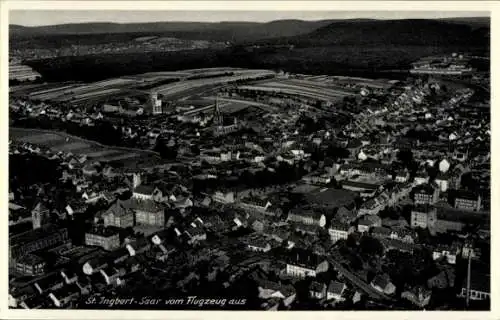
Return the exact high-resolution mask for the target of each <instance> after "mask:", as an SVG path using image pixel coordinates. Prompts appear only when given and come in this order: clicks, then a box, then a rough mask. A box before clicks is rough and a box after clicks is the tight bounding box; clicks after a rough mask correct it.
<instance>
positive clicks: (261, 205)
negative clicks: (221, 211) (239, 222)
mask: <svg viewBox="0 0 500 320" xmlns="http://www.w3.org/2000/svg"><path fill="white" fill-rule="evenodd" d="M239 205H240V207H241V208H243V209H246V210H250V211H256V212H261V213H264V212H266V210H267V209H268V208H270V207H271V206H272V203H271V202H270V201H268V200H266V199H259V198H255V197H248V198H245V199H242V200H241V201H240V202H239Z"/></svg>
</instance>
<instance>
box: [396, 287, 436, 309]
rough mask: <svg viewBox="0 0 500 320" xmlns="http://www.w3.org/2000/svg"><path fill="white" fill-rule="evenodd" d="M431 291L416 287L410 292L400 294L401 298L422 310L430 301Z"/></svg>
mask: <svg viewBox="0 0 500 320" xmlns="http://www.w3.org/2000/svg"><path fill="white" fill-rule="evenodd" d="M431 294H432V291H431V290H428V289H425V288H424V287H422V286H417V287H414V288H412V289H411V290H406V291H404V292H402V293H401V298H403V299H406V300H409V301H410V302H411V303H413V304H414V305H416V306H418V307H420V308H424V307H425V306H426V305H428V304H429V302H430V300H431Z"/></svg>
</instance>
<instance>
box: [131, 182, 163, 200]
mask: <svg viewBox="0 0 500 320" xmlns="http://www.w3.org/2000/svg"><path fill="white" fill-rule="evenodd" d="M155 189H156V188H155V187H154V186H150V185H143V184H141V185H139V186H137V187H135V188H134V191H133V193H132V197H133V198H134V199H137V200H153V196H154V194H155V191H156V192H158V190H155Z"/></svg>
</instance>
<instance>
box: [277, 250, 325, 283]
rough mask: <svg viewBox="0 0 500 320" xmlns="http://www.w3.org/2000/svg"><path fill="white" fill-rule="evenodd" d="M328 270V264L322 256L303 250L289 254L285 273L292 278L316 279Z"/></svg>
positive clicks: (292, 251) (291, 251)
mask: <svg viewBox="0 0 500 320" xmlns="http://www.w3.org/2000/svg"><path fill="white" fill-rule="evenodd" d="M327 270H328V262H327V261H326V260H323V259H322V258H321V257H320V256H318V255H316V254H314V253H312V252H310V251H307V250H302V249H292V250H290V251H289V252H288V255H287V261H286V269H285V273H286V274H287V275H289V276H292V277H297V278H306V277H316V275H317V274H318V273H321V272H325V271H327Z"/></svg>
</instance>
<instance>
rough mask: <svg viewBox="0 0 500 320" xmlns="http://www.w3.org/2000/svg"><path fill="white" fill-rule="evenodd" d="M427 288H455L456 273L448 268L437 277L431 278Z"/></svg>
mask: <svg viewBox="0 0 500 320" xmlns="http://www.w3.org/2000/svg"><path fill="white" fill-rule="evenodd" d="M427 286H428V287H429V288H431V289H432V288H438V289H445V288H452V287H454V286H455V272H454V271H453V269H451V267H450V268H446V269H444V270H442V271H440V272H439V273H438V274H437V275H435V276H433V277H431V278H429V279H428V280H427Z"/></svg>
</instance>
